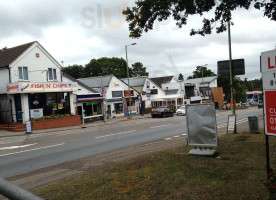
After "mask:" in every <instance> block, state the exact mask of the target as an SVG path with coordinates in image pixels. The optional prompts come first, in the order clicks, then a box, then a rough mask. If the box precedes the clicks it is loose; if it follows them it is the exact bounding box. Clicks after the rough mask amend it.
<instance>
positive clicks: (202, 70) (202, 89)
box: [201, 64, 208, 99]
mask: <svg viewBox="0 0 276 200" xmlns="http://www.w3.org/2000/svg"><path fill="white" fill-rule="evenodd" d="M207 65H208V64H205V65H204V66H201V77H202V96H203V98H204V99H205V96H204V89H203V67H206V66H207Z"/></svg>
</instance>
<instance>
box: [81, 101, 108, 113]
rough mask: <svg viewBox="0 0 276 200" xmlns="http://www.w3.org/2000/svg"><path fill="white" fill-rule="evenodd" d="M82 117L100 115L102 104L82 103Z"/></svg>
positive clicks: (97, 102) (98, 102) (96, 102)
mask: <svg viewBox="0 0 276 200" xmlns="http://www.w3.org/2000/svg"><path fill="white" fill-rule="evenodd" d="M83 110H84V117H89V116H97V115H102V114H103V111H102V102H101V101H93V102H86V103H83Z"/></svg>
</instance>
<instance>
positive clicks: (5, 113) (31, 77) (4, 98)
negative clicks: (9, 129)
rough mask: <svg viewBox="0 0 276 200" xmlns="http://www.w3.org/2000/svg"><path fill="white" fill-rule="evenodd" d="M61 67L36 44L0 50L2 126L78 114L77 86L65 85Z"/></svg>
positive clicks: (35, 42) (0, 112)
mask: <svg viewBox="0 0 276 200" xmlns="http://www.w3.org/2000/svg"><path fill="white" fill-rule="evenodd" d="M61 68H62V66H61V65H60V64H59V63H58V62H57V61H56V60H55V59H54V58H53V57H52V56H51V55H50V54H49V53H48V52H47V51H46V50H45V49H44V47H43V46H42V45H40V44H39V43H38V42H37V41H34V42H30V43H27V44H23V45H20V46H16V47H13V48H8V49H6V50H3V51H1V52H0V82H1V84H0V99H1V102H0V103H1V105H5V108H6V110H5V108H3V106H1V108H0V123H8V122H22V123H25V122H26V121H28V120H30V119H31V118H41V117H43V116H50V115H56V114H68V115H75V106H74V95H73V92H75V91H76V90H77V83H76V82H64V81H63V77H62V73H61Z"/></svg>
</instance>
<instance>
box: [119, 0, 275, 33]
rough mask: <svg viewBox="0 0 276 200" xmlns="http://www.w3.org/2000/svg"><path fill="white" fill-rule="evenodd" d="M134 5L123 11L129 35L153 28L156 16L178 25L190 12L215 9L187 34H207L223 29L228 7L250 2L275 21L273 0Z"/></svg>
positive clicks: (159, 0) (158, 0) (161, 0)
mask: <svg viewBox="0 0 276 200" xmlns="http://www.w3.org/2000/svg"><path fill="white" fill-rule="evenodd" d="M135 4H136V6H135V7H132V8H131V7H128V8H127V9H126V10H124V11H123V14H124V15H126V21H127V22H129V30H130V37H133V38H139V37H141V35H142V33H143V32H144V31H145V32H148V31H149V30H151V29H152V28H153V24H154V22H155V21H156V20H158V21H163V20H166V19H168V18H169V17H172V18H173V19H174V20H175V21H176V25H177V26H178V27H179V28H181V27H182V26H183V25H186V24H187V21H188V17H189V16H190V15H199V16H201V17H202V16H203V15H204V14H206V13H207V12H209V13H210V12H214V13H213V16H212V17H211V18H205V17H204V18H203V20H202V24H203V25H202V28H200V29H198V30H195V29H192V30H191V32H190V35H195V34H199V35H202V36H204V35H207V34H211V33H212V29H213V28H214V27H216V25H217V27H216V32H217V33H221V32H223V31H226V28H227V23H228V21H230V20H231V18H232V15H231V11H234V10H235V9H237V8H243V9H246V10H248V9H249V8H251V7H252V6H254V8H256V9H263V10H264V16H266V17H268V18H269V19H271V20H274V21H276V9H275V7H276V0H231V1H230V0H170V1H168V0H139V1H136V3H135Z"/></svg>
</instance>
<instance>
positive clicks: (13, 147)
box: [0, 143, 37, 150]
mask: <svg viewBox="0 0 276 200" xmlns="http://www.w3.org/2000/svg"><path fill="white" fill-rule="evenodd" d="M35 144H37V143H34V144H26V145H21V146H10V147H2V148H0V150H10V149H19V148H24V147H29V146H32V145H35Z"/></svg>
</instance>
